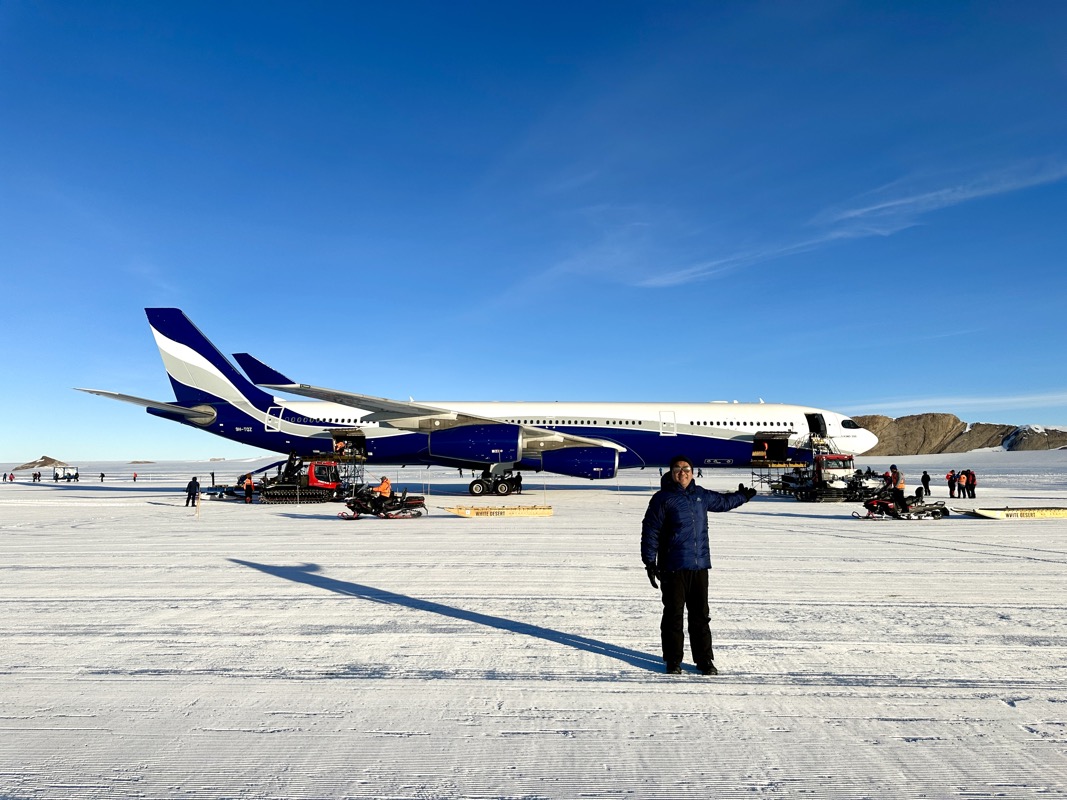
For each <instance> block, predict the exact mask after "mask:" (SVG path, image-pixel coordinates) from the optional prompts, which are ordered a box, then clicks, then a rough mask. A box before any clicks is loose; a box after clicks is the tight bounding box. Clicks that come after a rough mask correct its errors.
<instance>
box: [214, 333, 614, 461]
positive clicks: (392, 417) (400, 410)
mask: <svg viewBox="0 0 1067 800" xmlns="http://www.w3.org/2000/svg"><path fill="white" fill-rule="evenodd" d="M233 357H234V358H235V359H236V360H237V363H239V364H240V365H241V368H242V369H244V371H245V373H246V374H247V375H248V377H249V378H250V379H251V380H252V382H253V383H255V384H256V385H258V386H262V387H263V388H265V389H271V390H276V391H282V392H288V393H290V394H298V395H302V396H303V397H312V398H315V399H317V400H327V401H329V402H331V403H337V404H338V405H343V406H349V407H351V408H355V409H358V410H360V411H364V412H367V413H365V414H364V415H363V416H362V419H363V420H364V421H374V422H383V423H385V424H387V425H389V426H390V427H392V428H399V429H401V430H410V431H422V432H430V431H435V430H442V429H445V428H458V427H461V426H464V425H501V424H507V423H503V422H501V420H498V419H493V418H492V417H482V416H479V415H476V414H468V413H466V412H462V411H454V410H452V409H447V408H439V407H437V406H428V405H424V404H422V403H416V402H414V401H405V400H390V399H388V398H385V397H373V396H371V395H366V394H355V393H353V392H343V391H340V390H339V389H327V388H323V387H319V386H309V385H308V384H306V383H297V382H296V381H292V380H290V379H289V378H287V377H286V376H284V375H282V374H281V373H280V372H278V371H277V370H275V369H272V368H271V367H268V366H267V365H266V364H264V363H263V362H262V361H260V360H259V359H257V358H255V357H254V356H251V355H249V354H248V353H234V356H233ZM519 427H520V428H521V429H522V438H523V442H524V450H527V451H537V452H540V451H544V450H557V449H560V448H565V447H609V448H611V449H613V450H617V451H619V452H626V448H625V447H622V446H621V445H618V444H616V443H615V442H611V441H607V440H605V439H594V438H590V437H587V436H575V435H574V434H570V433H561V432H559V431H553V430H549V429H547V428H539V427H535V426H531V425H520V426H519Z"/></svg>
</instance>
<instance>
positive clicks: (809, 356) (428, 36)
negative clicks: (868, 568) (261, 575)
mask: <svg viewBox="0 0 1067 800" xmlns="http://www.w3.org/2000/svg"><path fill="white" fill-rule="evenodd" d="M1065 107H1067V4H1064V3H1059V2H1048V3H1043V2H1033V3H1010V4H1009V3H995V2H990V3H966V2H952V3H937V2H933V3H930V2H924V3H918V2H917V3H840V2H817V1H816V2H805V3H792V2H781V3H759V2H754V3H750V2H737V3H706V2H696V3H669V2H668V3H659V2H657V3H652V2H649V3H634V2H578V3H574V2H570V3H553V2H537V3H499V2H484V3H482V2H477V3H475V2H448V3H444V2H440V3H417V2H397V3H375V4H371V3H326V4H316V3H300V4H283V3H269V2H267V3H264V2H255V3H253V2H247V3H214V2H212V3H207V2H204V3H196V2H183V3H138V2H109V3H96V2H84V3H55V2H48V1H47V0H44V1H41V2H19V1H18V0H15V1H14V2H12V0H6V1H5V2H4V3H3V4H0V109H2V111H0V309H2V320H3V343H2V344H0V371H2V375H3V376H4V377H3V386H4V391H3V392H2V393H0V457H3V458H4V459H7V460H11V461H14V462H19V461H21V460H28V459H30V458H33V457H36V456H39V455H41V454H42V453H47V454H48V455H52V456H56V457H59V458H64V459H67V460H71V459H89V458H94V459H109V458H114V459H125V458H131V459H133V458H199V457H205V458H206V457H215V456H230V457H235V456H241V455H249V454H251V451H249V450H248V449H247V448H244V447H242V446H240V445H236V444H233V443H229V442H226V441H225V440H222V439H218V438H215V437H210V436H207V435H205V434H202V433H198V432H196V431H193V430H190V429H187V428H184V427H182V426H179V425H175V424H172V423H168V422H165V421H162V420H158V419H154V418H150V417H148V416H147V415H146V414H145V413H144V412H143V411H142V410H140V409H138V408H136V407H134V406H127V405H124V404H118V403H112V402H109V401H107V400H104V399H101V398H97V397H93V396H90V395H85V394H82V393H79V392H75V391H72V387H75V386H87V387H91V388H100V389H111V390H115V391H120V392H125V393H128V394H134V395H140V396H145V397H152V398H156V399H169V398H170V397H171V395H170V387H169V384H168V382H167V379H166V376H165V373H164V372H163V369H162V365H161V362H160V360H159V356H158V352H157V350H156V348H155V346H154V344H153V342H152V339H151V335H150V332H149V329H148V325H147V322H146V320H145V317H144V313H143V308H145V307H150V306H176V307H180V308H182V309H183V310H185V311H186V313H187V314H188V315H189V316H190V318H192V319H193V321H194V322H196V324H197V325H198V326H199V327H200V328H201V329H202V330H203V331H204V332H205V333H206V334H207V335H208V336H209V337H210V338H212V340H213V341H215V343H216V344H217V345H218V346H219V347H220V349H222V350H223V352H226V353H231V352H237V351H249V352H252V353H255V354H257V355H259V356H260V357H261V358H262V359H263V360H264V361H266V362H267V363H269V364H271V365H272V366H275V367H277V368H278V369H280V370H281V371H283V372H285V373H287V374H289V375H291V376H293V377H294V378H296V379H298V380H301V381H303V382H306V383H312V384H317V385H327V386H334V387H337V388H342V389H347V390H350V391H356V392H364V393H367V394H374V395H380V396H393V397H408V396H414V397H415V398H416V399H423V400H431V399H439V400H444V399H472V400H475V399H503V400H523V399H527V400H540V399H559V400H572V399H574V400H577V399H588V400H677V401H701V400H717V399H727V400H733V399H737V400H741V401H748V400H756V399H758V398H763V399H764V400H766V401H768V402H771V401H774V402H796V403H805V404H810V405H814V406H819V407H823V408H831V409H835V410H839V411H844V412H846V413H853V414H865V413H882V414H887V415H889V416H903V415H905V414H910V413H919V412H927V411H938V412H948V413H953V414H956V415H957V416H959V417H960V418H962V419H964V420H967V421H969V422H1008V423H1032V424H1041V425H1058V426H1067V377H1065V376H1064V370H1063V367H1062V364H1063V358H1064V357H1063V352H1064V349H1065V347H1064V345H1065V339H1067V337H1065V335H1064V325H1063V316H1064V314H1065V311H1067V309H1065V299H1067V279H1065V277H1064V265H1065V255H1067V223H1065V220H1067V114H1065V113H1064V109H1065Z"/></svg>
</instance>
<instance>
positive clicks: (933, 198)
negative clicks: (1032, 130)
mask: <svg viewBox="0 0 1067 800" xmlns="http://www.w3.org/2000/svg"><path fill="white" fill-rule="evenodd" d="M1065 178H1067V163H1063V162H1060V161H1055V162H1037V161H1028V162H1024V163H1019V164H1015V165H1012V166H1010V167H1005V168H1001V169H997V170H990V171H987V172H984V173H982V174H971V175H969V176H964V177H959V178H957V179H956V180H955V181H954V182H952V183H949V184H948V185H944V176H942V179H943V180H942V184H943V185H940V186H936V187H929V186H928V187H927V188H919V185H920V184H923V183H926V184H929V183H931V182H932V179H931V178H930V177H929V176H924V177H920V176H912V177H910V178H908V179H902V180H900V181H896V182H894V183H892V184H888V185H886V186H882V187H880V188H878V189H876V190H874V191H872V192H869V193H867V194H865V195H862V196H861V198H857V201H856V202H853V203H850V204H849V205H847V206H845V207H838V208H834V209H828V210H826V211H823V212H821V213H820V214H817V215H816V216H815V217H814V218H813V219H812V221H811V225H812V226H813V227H816V228H821V229H822V231H821V232H820V233H818V234H816V235H814V236H810V237H807V238H805V239H803V240H800V241H795V242H790V243H786V244H782V245H777V246H769V247H763V248H754V249H750V250H747V251H740V252H736V253H734V254H732V255H729V256H725V257H722V258H716V259H709V260H707V261H703V262H700V263H697V264H691V265H688V266H683V267H677V268H666V269H661V270H659V271H657V272H656V273H655V274H651V275H648V276H646V277H644V278H641V279H640V280H638V281H636V282H635V285H636V286H640V287H645V288H666V287H671V286H679V285H681V284H686V283H692V282H694V281H699V280H705V279H708V278H711V277H716V276H719V275H722V274H723V273H726V272H729V271H731V270H734V269H738V268H742V267H747V266H752V265H753V264H758V263H761V262H765V261H771V260H774V259H778V258H782V257H784V256H789V255H795V254H798V253H803V252H809V251H812V250H816V249H819V248H821V247H825V246H826V245H828V244H831V243H833V242H836V241H840V240H842V239H859V238H865V237H868V236H890V235H892V234H894V233H897V232H899V231H901V230H904V229H906V228H910V227H912V226H914V225H919V224H921V222H922V218H923V216H924V215H927V214H931V213H933V212H935V211H939V210H941V209H945V208H949V207H951V206H956V205H960V204H962V203H967V202H970V201H972V200H978V199H981V198H985V197H993V196H996V195H1002V194H1009V193H1011V192H1018V191H1022V190H1025V189H1030V188H1033V187H1035V186H1043V185H1046V184H1050V183H1057V182H1059V181H1062V180H1064V179H1065ZM861 199H862V202H859V200H861Z"/></svg>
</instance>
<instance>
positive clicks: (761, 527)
mask: <svg viewBox="0 0 1067 800" xmlns="http://www.w3.org/2000/svg"><path fill="white" fill-rule="evenodd" d="M893 460H894V461H896V463H898V464H899V465H900V466H901V467H902V468H903V469H904V471H905V473H906V474H907V476H908V478H909V485H910V486H914V485H916V479H917V477H918V475H919V474H920V473H921V472H922V470H923V469H929V470H930V473H931V474H932V475H933V476H934V477H935V484H934V485H935V499H940V498H945V495H946V490H945V488H944V482H943V480H940V479H939V478H940V477H941V476H943V475H944V474H945V472H946V471H947V470H948V469H949V468H956V469H960V468H971V469H974V470H975V471H976V472H977V473H978V475H979V488H978V492H979V502H980V504H982V505H988V506H997V505H999V506H1004V505H1059V506H1067V452H1063V451H1057V452H1042V453H1003V452H988V453H971V454H967V455H962V456H960V455H954V456H952V457H947V456H922V457H919V456H915V457H909V458H897V459H893ZM258 463H267V460H266V459H265V460H263V461H262V462H258ZM860 463H861V465H862V466H867V465H868V464H870V465H872V466H874V467H875V468H876V469H879V470H882V469H884V468H885V467H886V466H888V463H889V459H870V460H864V459H861V460H860ZM255 465H256V464H253V465H252V466H255ZM80 466H81V468H82V476H83V480H82V482H81V483H79V484H71V485H67V484H60V485H54V484H52V483H50V482H48V481H46V482H45V483H43V484H30V483H27V482H25V481H28V479H29V476H28V475H25V476H21V475H20V476H19V478H20V482H19V483H17V484H15V485H0V637H2V642H3V644H2V648H0V796H2V797H4V798H38V797H46V798H59V797H63V798H67V797H76V798H115V797H153V798H187V797H197V798H215V797H218V798H222V797H225V798H267V797H269V798H275V797H276V798H309V797H316V798H320V797H361V798H363V797H367V798H369V797H375V798H378V797H404V798H434V797H444V798H459V797H463V798H541V797H546V798H575V797H591V798H618V797H642V798H646V797H648V798H682V797H692V798H709V797H714V798H733V797H784V796H809V797H819V798H863V797H877V798H884V797H909V798H911V797H934V798H942V797H945V798H947V797H966V798H984V797H1010V798H1028V797H1035V798H1036V797H1042V798H1047V797H1062V796H1065V795H1067V613H1065V606H1064V602H1065V589H1067V580H1065V573H1067V521H1063V520H1060V521H1056V520H1046V521H1033V520H1024V521H1002V522H997V521H988V520H977V519H972V518H967V517H960V516H952V517H950V518H949V519H947V520H942V521H910V522H896V521H881V522H868V521H861V520H856V519H853V518H851V516H850V513H851V511H852V510H854V509H856V508H858V506H854V505H843V504H801V503H797V502H795V501H793V500H787V499H778V498H770V497H764V496H760V497H757V498H756V499H755V500H754V501H753V502H751V503H750V504H748V505H747V506H745V507H743V508H741V509H739V510H737V511H733V512H730V513H728V514H718V515H714V516H713V517H712V519H711V523H712V550H713V555H714V558H715V568H714V571H713V572H712V590H711V594H712V613H713V620H712V630H713V632H714V634H715V649H716V662H717V664H718V666H719V668H720V670H721V671H722V672H721V674H720V675H719V676H717V677H714V678H708V677H704V676H701V675H699V674H698V673H696V672H695V671H693V670H692V667H691V665H689V666H688V668H687V671H686V672H685V673H683V674H682V675H680V676H667V675H664V674H663V673H662V664H661V661H660V654H659V633H658V624H659V611H660V605H659V600H658V594H657V593H656V592H655V591H654V590H653V589H652V588H651V587H650V586H649V585H648V582H647V579H646V578H645V574H644V571H643V570H642V568H641V564H640V558H639V556H638V552H639V551H638V539H639V526H640V520H641V516H642V514H643V512H644V508H645V506H646V504H647V502H648V498H649V496H650V495H651V493H652V489H653V488H654V486H655V485H656V484H658V476H657V475H656V474H655V473H654V472H647V471H646V472H630V473H624V474H623V476H622V478H621V479H620V481H619V482H618V483H604V484H591V483H587V482H577V481H573V480H568V479H566V478H559V477H555V478H552V477H550V478H547V479H542V478H540V477H539V476H529V477H528V478H527V481H526V489H527V491H526V494H525V495H523V496H522V497H521V498H520V497H510V498H505V499H503V500H498V499H482V500H477V501H472V500H471V499H470V498H467V497H466V496H465V494H464V491H465V486H466V480H464V479H460V478H459V476H458V475H457V474H456V473H455V471H448V470H438V471H432V472H427V473H422V472H418V471H415V470H402V471H399V472H398V471H396V470H391V471H390V475H391V477H394V478H395V479H397V482H398V483H399V484H400V485H407V486H410V487H411V488H413V489H421V488H422V487H423V483H424V482H427V481H428V482H429V486H430V489H431V494H430V496H429V497H428V503H429V505H430V512H431V513H430V516H429V517H426V518H423V519H418V520H410V521H405V520H394V521H387V520H378V519H361V520H358V521H354V522H349V521H343V520H340V519H338V518H336V516H334V515H335V514H336V512H337V510H338V508H337V506H335V505H324V506H300V507H297V506H271V505H254V506H251V507H248V506H245V505H243V504H241V503H236V502H230V501H220V502H205V503H204V504H203V506H202V508H201V510H200V514H199V516H197V515H195V514H194V513H193V512H192V511H191V510H190V509H186V508H184V507H183V502H184V493H183V487H184V485H185V482H186V481H187V480H188V479H189V477H191V476H192V475H194V474H196V475H199V476H200V477H201V479H202V480H204V481H205V482H206V478H207V473H208V470H210V469H214V470H215V471H216V472H217V474H218V477H219V478H220V479H221V478H222V477H226V478H232V477H235V476H236V474H237V473H238V472H240V471H242V470H244V469H247V468H248V467H249V465H248V464H246V463H235V462H225V463H216V462H213V463H208V462H203V463H195V464H152V465H148V464H140V465H136V466H130V465H121V464H114V463H111V464H81V465H80ZM134 469H136V470H137V472H138V473H139V480H138V482H137V483H133V482H132V481H131V480H130V478H129V475H130V473H131V472H132V471H133V470H134ZM101 471H103V472H105V473H106V474H107V475H108V477H107V479H106V480H105V481H104V483H102V484H101V483H100V482H99V481H98V480H94V479H92V476H93V475H94V474H98V473H99V472H101ZM23 478H24V479H25V480H23ZM468 480H469V478H468ZM739 480H745V481H746V482H747V481H748V480H749V474H748V472H747V471H745V472H714V473H712V472H708V473H706V474H705V477H704V478H703V479H702V480H701V481H700V482H701V483H702V484H703V485H705V486H710V487H712V488H720V489H724V490H726V489H732V488H733V487H735V486H736V485H737V483H738V481H739ZM450 492H451V493H453V494H452V495H451V496H450V495H449V494H448V493H450ZM456 502H465V503H471V502H475V503H482V504H487V505H502V504H530V503H547V504H550V505H552V506H553V508H554V510H555V514H554V516H553V517H551V518H498V519H462V518H459V517H456V516H452V515H449V514H446V513H445V512H444V511H442V510H441V509H442V508H443V507H444V506H446V505H450V504H454V503H456ZM957 502H958V503H959V504H960V505H967V506H970V505H971V504H970V503H965V502H964V501H957Z"/></svg>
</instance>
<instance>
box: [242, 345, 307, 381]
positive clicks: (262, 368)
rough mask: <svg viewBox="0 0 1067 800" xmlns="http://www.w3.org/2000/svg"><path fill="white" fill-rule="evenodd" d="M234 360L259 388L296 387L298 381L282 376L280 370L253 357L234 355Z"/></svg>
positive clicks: (243, 354)
mask: <svg viewBox="0 0 1067 800" xmlns="http://www.w3.org/2000/svg"><path fill="white" fill-rule="evenodd" d="M233 357H234V359H235V360H236V361H237V363H238V364H240V365H241V369H243V370H244V371H245V375H247V376H248V378H249V380H251V381H252V383H254V384H256V385H257V386H290V385H296V381H294V380H291V379H289V378H287V377H285V376H284V375H282V374H281V373H280V372H278V370H276V369H272V368H271V367H268V366H267V365H266V364H264V363H263V362H262V361H260V360H259V359H258V358H256V357H255V356H253V355H249V354H248V353H234V354H233Z"/></svg>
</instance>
